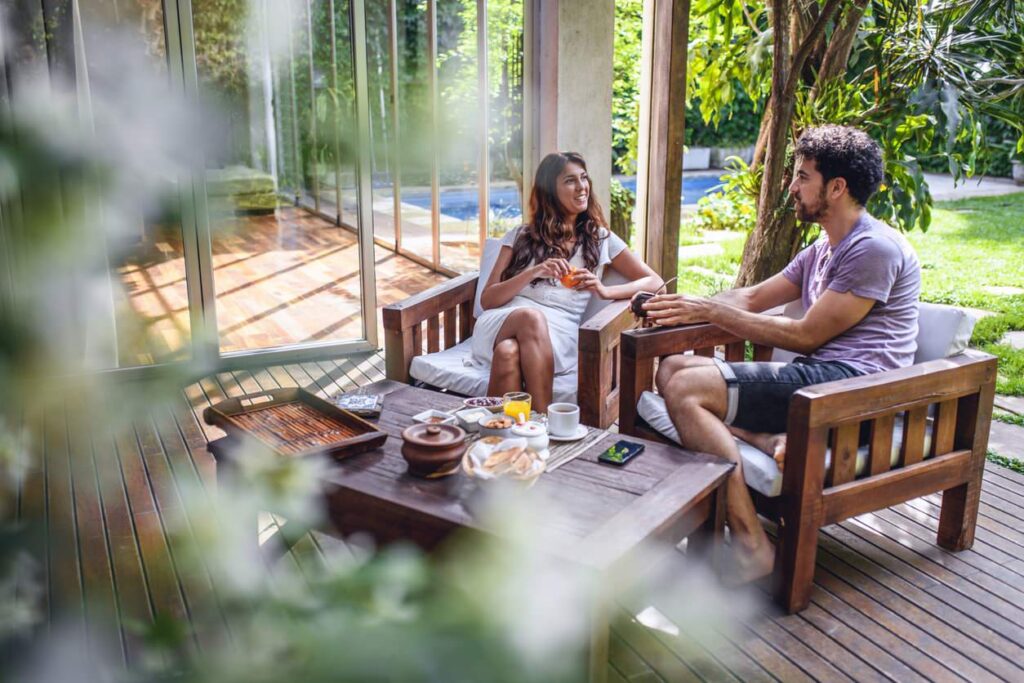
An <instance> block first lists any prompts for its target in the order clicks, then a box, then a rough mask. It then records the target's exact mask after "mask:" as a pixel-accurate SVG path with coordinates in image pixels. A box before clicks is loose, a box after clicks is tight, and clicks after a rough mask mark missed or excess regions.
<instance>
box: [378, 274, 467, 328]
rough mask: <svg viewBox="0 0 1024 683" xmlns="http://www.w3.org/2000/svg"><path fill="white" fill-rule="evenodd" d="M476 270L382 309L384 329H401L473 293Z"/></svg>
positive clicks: (444, 309) (465, 298)
mask: <svg viewBox="0 0 1024 683" xmlns="http://www.w3.org/2000/svg"><path fill="white" fill-rule="evenodd" d="M479 277H480V274H479V273H466V274H465V275H460V276H458V277H455V278H452V279H451V280H449V281H448V282H443V283H441V284H439V285H436V286H434V287H431V288H430V289H428V290H426V291H425V292H420V293H419V294H414V295H412V296H410V297H408V298H407V299H403V300H402V301H399V302H397V303H393V304H388V305H387V306H385V307H384V308H383V309H382V316H383V319H384V329H386V330H403V329H405V328H408V327H411V326H412V325H415V324H417V323H421V322H423V321H424V320H427V319H428V318H432V317H433V316H435V315H438V314H440V313H443V312H444V311H446V310H448V309H450V308H452V307H453V306H457V305H458V304H460V303H463V302H465V301H472V300H473V297H474V296H475V295H476V285H477V280H478V279H479Z"/></svg>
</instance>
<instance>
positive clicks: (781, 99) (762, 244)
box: [736, 0, 794, 287]
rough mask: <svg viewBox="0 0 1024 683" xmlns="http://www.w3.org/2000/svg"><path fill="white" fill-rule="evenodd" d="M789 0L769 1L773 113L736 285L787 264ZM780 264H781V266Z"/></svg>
mask: <svg viewBox="0 0 1024 683" xmlns="http://www.w3.org/2000/svg"><path fill="white" fill-rule="evenodd" d="M789 9H790V8H789V0H772V16H774V17H775V19H776V20H775V22H774V24H775V36H774V40H773V43H774V44H773V50H772V59H773V62H772V93H771V101H772V116H771V120H770V121H769V122H768V129H767V134H766V136H765V138H766V142H765V155H764V175H763V178H762V180H761V194H760V196H759V197H758V201H757V225H756V227H755V228H754V230H753V232H751V233H750V237H748V238H747V243H746V245H745V246H744V247H743V262H742V265H741V266H740V272H739V274H738V275H737V277H736V286H737V287H745V286H748V285H752V284H756V283H758V282H761V281H762V280H764V279H765V278H767V277H770V276H771V275H773V274H775V273H776V272H778V271H779V269H780V268H782V267H784V266H785V265H786V261H787V259H788V257H789V245H790V244H791V241H790V240H789V239H786V237H788V235H784V234H781V233H784V232H785V220H784V216H785V213H786V212H787V211H786V208H785V207H784V206H782V197H783V196H784V187H783V185H782V183H783V179H784V178H785V176H786V173H785V163H786V145H787V143H788V142H789V122H790V120H791V119H792V118H793V107H794V103H793V100H792V98H787V97H786V84H787V83H788V82H789V76H790V69H791V67H792V64H791V62H790V28H791V24H790V21H789V17H790V12H789ZM780 264H781V265H780Z"/></svg>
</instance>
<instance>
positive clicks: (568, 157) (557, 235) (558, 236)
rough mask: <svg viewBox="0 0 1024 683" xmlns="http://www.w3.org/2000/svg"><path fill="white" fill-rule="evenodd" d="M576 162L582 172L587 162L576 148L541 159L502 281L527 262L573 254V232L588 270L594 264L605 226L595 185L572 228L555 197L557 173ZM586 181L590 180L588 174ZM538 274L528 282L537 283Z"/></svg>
mask: <svg viewBox="0 0 1024 683" xmlns="http://www.w3.org/2000/svg"><path fill="white" fill-rule="evenodd" d="M570 163H572V164H577V165H579V166H580V167H581V168H582V169H583V171H584V172H586V170H587V162H585V161H584V160H583V157H581V156H580V155H579V154H576V153H575V152H553V153H551V154H549V155H547V156H546V157H544V160H543V161H541V162H540V166H538V167H537V174H536V176H535V177H534V181H533V192H531V193H530V220H529V222H527V223H526V224H525V225H523V227H522V229H521V230H520V231H519V235H517V236H516V241H515V244H514V245H513V246H512V261H511V262H510V263H509V264H508V267H507V268H506V269H505V270H504V271H503V272H502V274H501V279H502V281H505V280H508V279H509V278H511V277H514V276H515V275H516V274H518V273H521V272H522V271H523V270H525V269H526V267H527V266H528V265H530V262H531V261H532V262H534V263H542V262H544V261H546V260H547V259H549V258H564V259H567V260H568V259H570V258H572V253H571V252H570V251H569V249H568V247H567V245H566V242H568V241H569V240H570V239H571V238H572V237H573V235H574V234H575V236H576V246H578V247H580V248H581V249H582V250H583V263H584V264H585V265H586V266H587V270H589V271H591V272H593V270H594V269H595V268H597V260H598V258H599V256H600V253H601V228H607V227H608V223H607V222H606V221H605V219H604V212H602V211H601V205H600V204H599V203H598V201H597V198H596V197H594V187H593V185H591V186H590V192H588V194H587V210H586V211H584V212H583V213H581V214H579V215H578V216H576V224H575V225H574V226H573V227H572V228H568V229H567V228H566V227H565V216H566V213H565V209H564V208H562V204H561V202H560V201H559V200H558V192H557V189H558V188H557V186H558V176H559V175H561V173H562V171H563V170H565V167H566V166H567V165H568V164H570ZM587 182H588V183H589V182H590V179H589V174H588V176H587ZM539 281H540V278H537V279H536V280H534V281H533V282H531V283H530V284H534V285H535V284H537V283H538V282H539Z"/></svg>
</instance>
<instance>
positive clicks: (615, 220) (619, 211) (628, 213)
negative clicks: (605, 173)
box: [608, 178, 636, 244]
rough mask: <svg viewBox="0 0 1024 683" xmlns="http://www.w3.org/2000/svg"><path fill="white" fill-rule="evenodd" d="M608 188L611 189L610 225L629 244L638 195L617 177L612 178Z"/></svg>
mask: <svg viewBox="0 0 1024 683" xmlns="http://www.w3.org/2000/svg"><path fill="white" fill-rule="evenodd" d="M608 189H609V190H611V206H609V207H608V222H609V227H610V228H611V231H612V232H613V233H615V234H616V235H618V236H619V237H621V238H622V240H623V241H624V242H625V243H626V244H629V243H630V239H631V238H632V234H633V207H635V206H636V195H634V194H633V193H632V192H630V191H629V190H628V189H626V188H625V187H623V186H622V183H620V182H619V181H618V180H616V179H615V178H612V182H611V186H610V187H609V188H608Z"/></svg>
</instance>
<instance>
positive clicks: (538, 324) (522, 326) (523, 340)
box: [495, 308, 555, 413]
mask: <svg viewBox="0 0 1024 683" xmlns="http://www.w3.org/2000/svg"><path fill="white" fill-rule="evenodd" d="M506 339H515V340H516V343H517V344H518V345H519V367H520V369H521V372H522V377H523V382H524V383H525V384H526V391H528V392H529V393H530V395H531V396H532V397H533V409H534V410H536V411H538V412H541V413H544V412H547V409H548V404H549V403H551V391H552V384H553V383H554V381H555V354H554V352H553V351H552V350H551V336H550V333H549V332H548V321H547V318H545V317H544V314H543V313H541V312H540V311H538V310H536V309H534V308H517V309H516V310H514V311H512V313H510V314H509V316H508V317H507V318H505V323H504V324H503V325H502V326H501V329H500V330H499V331H498V336H497V337H496V338H495V349H497V346H498V344H500V343H501V342H503V341H505V340H506Z"/></svg>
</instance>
